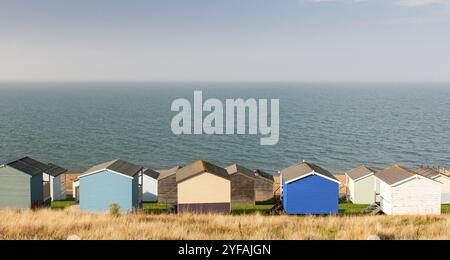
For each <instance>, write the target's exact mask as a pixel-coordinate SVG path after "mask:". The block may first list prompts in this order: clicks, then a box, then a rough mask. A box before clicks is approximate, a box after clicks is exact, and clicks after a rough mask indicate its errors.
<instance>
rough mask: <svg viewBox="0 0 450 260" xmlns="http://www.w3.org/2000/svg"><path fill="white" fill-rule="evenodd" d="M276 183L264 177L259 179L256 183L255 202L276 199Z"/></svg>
mask: <svg viewBox="0 0 450 260" xmlns="http://www.w3.org/2000/svg"><path fill="white" fill-rule="evenodd" d="M273 183H274V182H273V181H271V180H269V179H266V178H264V177H258V178H257V179H256V181H255V200H256V201H257V202H266V201H270V200H272V199H273V198H274V194H273V185H274V184H273Z"/></svg>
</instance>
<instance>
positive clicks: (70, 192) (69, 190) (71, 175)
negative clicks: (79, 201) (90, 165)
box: [61, 172, 81, 198]
mask: <svg viewBox="0 0 450 260" xmlns="http://www.w3.org/2000/svg"><path fill="white" fill-rule="evenodd" d="M80 175H81V173H80V172H66V173H64V174H62V175H61V178H62V179H63V180H65V182H66V195H67V197H70V198H75V190H74V189H73V186H74V182H75V180H77V179H78V177H79V176H80Z"/></svg>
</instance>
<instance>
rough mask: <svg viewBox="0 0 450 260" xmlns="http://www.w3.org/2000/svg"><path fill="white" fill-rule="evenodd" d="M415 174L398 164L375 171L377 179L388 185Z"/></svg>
mask: <svg viewBox="0 0 450 260" xmlns="http://www.w3.org/2000/svg"><path fill="white" fill-rule="evenodd" d="M415 175H416V173H415V172H413V171H411V170H409V169H407V168H405V167H403V166H401V165H398V164H396V165H393V166H391V167H389V168H386V169H384V170H382V171H379V172H377V173H375V176H376V177H377V178H378V179H380V180H382V181H383V182H385V183H387V184H389V185H393V184H396V183H399V182H401V181H404V180H407V179H409V178H411V177H413V176H415Z"/></svg>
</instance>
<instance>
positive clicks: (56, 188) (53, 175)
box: [43, 164, 67, 201]
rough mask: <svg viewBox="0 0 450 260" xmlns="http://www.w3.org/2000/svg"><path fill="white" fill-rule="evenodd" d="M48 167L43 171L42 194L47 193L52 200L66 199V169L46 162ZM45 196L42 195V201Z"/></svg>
mask: <svg viewBox="0 0 450 260" xmlns="http://www.w3.org/2000/svg"><path fill="white" fill-rule="evenodd" d="M48 167H49V168H48V169H47V170H45V171H44V173H43V179H44V194H49V197H50V199H51V200H52V201H58V200H66V199H67V193H66V179H65V178H66V176H65V175H64V173H66V172H67V170H66V169H64V168H61V167H59V166H57V165H54V164H48ZM46 200H47V198H46V197H44V201H46Z"/></svg>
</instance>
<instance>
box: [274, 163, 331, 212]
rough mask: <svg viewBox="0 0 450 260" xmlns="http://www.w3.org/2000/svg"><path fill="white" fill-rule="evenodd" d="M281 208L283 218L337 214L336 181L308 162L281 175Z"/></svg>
mask: <svg viewBox="0 0 450 260" xmlns="http://www.w3.org/2000/svg"><path fill="white" fill-rule="evenodd" d="M281 176H282V182H283V195H282V200H283V207H284V210H285V211H286V213H287V214H292V215H322V214H338V213H339V207H338V203H339V181H338V180H337V179H336V178H335V177H334V175H333V174H331V173H330V172H328V171H327V170H325V169H323V168H321V167H319V166H317V165H315V164H313V163H308V162H303V163H300V164H296V165H293V166H291V167H289V168H286V169H284V170H282V171H281Z"/></svg>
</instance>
